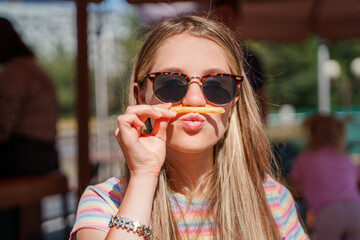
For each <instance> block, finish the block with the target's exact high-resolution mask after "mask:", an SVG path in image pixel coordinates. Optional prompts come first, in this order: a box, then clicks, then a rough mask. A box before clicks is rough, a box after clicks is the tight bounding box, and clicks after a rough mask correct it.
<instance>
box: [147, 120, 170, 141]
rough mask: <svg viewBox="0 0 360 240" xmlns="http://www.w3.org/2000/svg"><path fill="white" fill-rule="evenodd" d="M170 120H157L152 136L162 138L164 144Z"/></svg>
mask: <svg viewBox="0 0 360 240" xmlns="http://www.w3.org/2000/svg"><path fill="white" fill-rule="evenodd" d="M169 121H170V119H168V118H160V119H156V120H155V124H154V128H153V131H152V133H151V135H153V136H155V137H157V138H160V139H161V140H163V141H164V142H165V141H166V129H167V126H168V124H169Z"/></svg>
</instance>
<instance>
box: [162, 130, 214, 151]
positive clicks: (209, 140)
mask: <svg viewBox="0 0 360 240" xmlns="http://www.w3.org/2000/svg"><path fill="white" fill-rule="evenodd" d="M218 140H219V139H217V137H215V136H207V137H205V138H204V137H203V136H201V137H200V136H194V135H192V136H191V135H187V136H184V137H181V135H180V134H179V135H178V137H177V138H176V139H174V138H172V139H171V140H170V141H169V142H168V143H167V145H168V147H169V148H171V149H173V150H175V151H177V152H182V153H201V152H204V151H208V150H209V149H212V148H213V147H214V146H215V144H216V143H217V142H218Z"/></svg>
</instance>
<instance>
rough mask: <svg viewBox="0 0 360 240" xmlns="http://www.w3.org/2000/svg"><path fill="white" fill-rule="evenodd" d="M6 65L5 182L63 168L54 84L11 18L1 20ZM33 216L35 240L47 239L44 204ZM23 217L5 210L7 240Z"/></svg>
mask: <svg viewBox="0 0 360 240" xmlns="http://www.w3.org/2000/svg"><path fill="white" fill-rule="evenodd" d="M0 66H1V70H0V156H1V168H0V178H1V179H4V178H8V177H15V176H23V175H33V174H43V173H46V172H49V171H51V170H55V169H57V168H58V155H57V151H56V148H55V134H56V118H57V111H58V107H57V101H56V94H55V87H54V84H53V81H52V79H51V78H50V77H49V76H48V75H47V74H46V73H45V72H44V71H43V70H42V69H41V68H40V67H39V66H38V65H37V64H36V62H35V59H34V54H33V52H32V51H31V50H30V49H29V48H28V47H27V46H26V45H25V44H24V43H23V41H22V40H21V38H20V37H19V35H18V34H17V32H16V31H15V30H14V28H13V26H12V25H11V23H10V22H9V21H8V20H7V19H5V18H0ZM30 209H32V210H30ZM27 212H28V213H29V215H31V220H30V221H29V226H32V224H33V223H34V224H35V223H37V224H36V227H35V228H32V227H29V229H30V228H31V231H33V232H34V238H32V239H41V236H40V235H41V234H40V222H39V221H40V215H41V214H40V203H39V204H38V205H37V206H34V207H32V208H29V209H27ZM18 215H19V210H18V209H9V210H8V211H2V212H1V214H0V226H1V233H2V237H1V239H16V235H17V233H16V225H17V224H18V221H19V218H18ZM4 234H5V236H4Z"/></svg>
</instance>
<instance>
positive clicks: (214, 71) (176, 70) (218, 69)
mask: <svg viewBox="0 0 360 240" xmlns="http://www.w3.org/2000/svg"><path fill="white" fill-rule="evenodd" d="M160 72H177V73H184V74H185V71H184V70H183V69H181V68H177V67H169V68H164V69H161V71H160ZM210 73H230V72H227V71H225V70H224V69H221V68H216V67H215V68H209V69H206V70H205V71H204V72H203V76H205V75H207V74H210Z"/></svg>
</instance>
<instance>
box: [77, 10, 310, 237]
mask: <svg viewBox="0 0 360 240" xmlns="http://www.w3.org/2000/svg"><path fill="white" fill-rule="evenodd" d="M130 103H131V104H132V105H131V106H129V107H128V108H127V110H126V112H125V114H123V115H121V116H119V117H118V128H117V129H116V132H115V135H116V138H117V140H118V142H119V145H120V147H121V149H122V151H123V153H124V157H125V160H126V166H125V169H126V171H125V174H124V176H123V177H122V178H120V179H117V178H111V179H109V180H107V181H106V182H104V183H101V184H99V185H96V186H90V187H89V188H88V189H87V190H86V191H85V193H84V194H83V196H82V198H81V200H80V204H79V208H78V213H77V220H76V223H75V226H74V228H73V231H72V234H71V237H70V238H72V239H75V236H76V238H77V239H79V240H82V239H87V240H89V239H150V237H151V239H160V240H170V239H229V240H230V239H232V240H233V239H281V238H282V239H307V236H306V235H305V233H304V231H303V229H302V227H301V225H300V223H299V220H298V217H297V214H296V210H295V206H294V203H293V199H292V197H291V195H290V193H289V192H288V190H287V189H286V188H284V187H283V186H282V185H280V184H279V183H277V182H276V181H275V180H274V179H273V178H272V176H273V174H272V173H271V167H270V164H269V161H270V159H271V152H270V147H269V142H268V140H267V138H266V136H265V132H264V126H263V124H262V120H261V118H260V116H259V113H258V109H257V106H256V102H255V99H254V96H253V93H252V90H251V86H250V85H249V83H248V82H247V81H246V77H245V76H244V73H243V67H242V53H241V47H240V46H239V44H238V43H237V41H236V40H235V38H234V37H233V35H232V33H231V32H230V30H229V29H228V28H226V27H225V26H223V25H222V24H220V23H218V22H216V21H212V20H210V19H206V18H202V17H197V16H184V17H180V18H175V19H170V20H165V21H163V22H160V23H158V24H156V25H155V26H154V27H153V28H152V30H151V31H150V33H149V34H148V35H147V38H146V39H145V42H144V44H143V46H142V48H141V49H140V51H139V53H138V56H137V58H136V61H135V66H134V70H133V75H132V82H131V95H130ZM172 106H180V107H200V110H202V111H207V109H210V110H214V109H217V108H218V107H219V106H220V107H221V108H220V109H222V110H224V112H223V113H207V112H205V113H204V112H202V113H197V112H195V110H189V111H190V112H186V113H177V112H174V111H172V110H171V109H172V108H171V107H172ZM202 107H207V108H202ZM216 107H217V108H216ZM190 109H191V108H190ZM183 110H184V109H183ZM147 119H150V120H149V121H148V120H147ZM145 122H146V124H145ZM145 125H146V127H145ZM144 128H145V129H146V130H147V132H144Z"/></svg>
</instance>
